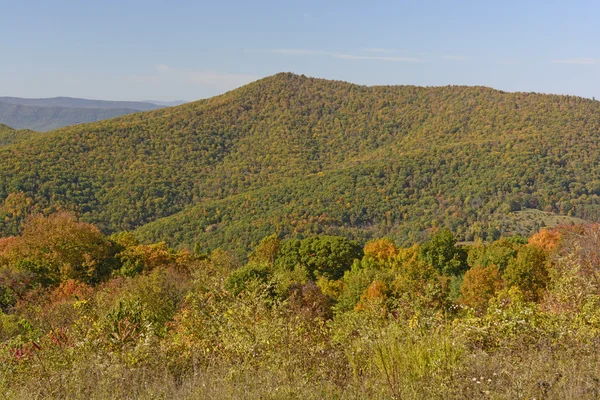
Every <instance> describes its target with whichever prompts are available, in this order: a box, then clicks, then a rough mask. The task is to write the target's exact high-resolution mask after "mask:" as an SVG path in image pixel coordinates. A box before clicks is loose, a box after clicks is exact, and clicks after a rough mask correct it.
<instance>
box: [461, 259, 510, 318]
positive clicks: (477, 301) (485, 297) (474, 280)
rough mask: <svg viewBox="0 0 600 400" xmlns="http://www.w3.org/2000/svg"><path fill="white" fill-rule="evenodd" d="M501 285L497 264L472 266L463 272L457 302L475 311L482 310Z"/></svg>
mask: <svg viewBox="0 0 600 400" xmlns="http://www.w3.org/2000/svg"><path fill="white" fill-rule="evenodd" d="M502 286H503V283H502V276H501V274H500V270H499V269H498V267H497V266H495V265H489V266H487V267H482V266H475V267H472V268H471V269H469V270H468V271H467V272H466V273H465V277H464V280H463V284H462V286H461V287H460V296H459V298H458V302H459V303H461V304H463V305H465V306H467V307H471V308H473V309H475V310H476V311H477V312H483V311H484V310H485V309H486V307H487V304H488V301H489V300H490V299H491V298H492V297H494V295H495V294H496V293H497V292H498V291H499V290H500V289H502Z"/></svg>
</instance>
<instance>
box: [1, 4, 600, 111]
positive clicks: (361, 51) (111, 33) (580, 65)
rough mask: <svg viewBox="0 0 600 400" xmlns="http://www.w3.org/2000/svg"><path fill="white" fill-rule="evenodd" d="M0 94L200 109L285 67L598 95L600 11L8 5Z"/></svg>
mask: <svg viewBox="0 0 600 400" xmlns="http://www.w3.org/2000/svg"><path fill="white" fill-rule="evenodd" d="M0 15H1V16H2V22H1V23H0V38H1V39H0V55H1V60H2V62H0V95H4V96H21V97H53V96H74V97H87V98H98V99H111V100H144V99H153V100H165V101H166V100H179V99H182V100H195V99H200V98H205V97H209V96H213V95H216V94H219V93H222V92H224V91H227V90H230V89H233V88H235V87H238V86H241V85H243V84H246V83H248V82H251V81H253V80H255V79H259V78H261V77H265V76H268V75H272V74H275V73H277V72H281V71H292V72H295V73H299V74H306V75H309V76H315V77H321V78H328V79H340V80H345V81H350V82H354V83H359V84H366V85H381V84H406V85H426V86H429V85H436V86H437V85H485V86H491V87H494V88H497V89H502V90H508V91H536V92H544V93H560V94H573V95H579V96H585V97H594V96H595V97H598V98H600V79H599V78H600V46H599V45H598V38H600V24H599V23H598V20H599V17H600V2H594V1H568V2H567V1H551V0H546V1H526V0H522V1H512V0H505V1H486V0H479V1H460V0H455V1H451V0H445V1H441V0H440V1H428V0H420V1H369V2H367V1H352V0H346V1H337V0H320V1H313V0H306V1H286V0H280V1H261V0H254V1H226V0H222V1H178V0H171V1H158V0H144V1H141V0H120V1H115V0H101V1H100V0H99V1H87V0H77V1H75V0H52V1H50V0H18V1H14V0H10V1H9V0H0Z"/></svg>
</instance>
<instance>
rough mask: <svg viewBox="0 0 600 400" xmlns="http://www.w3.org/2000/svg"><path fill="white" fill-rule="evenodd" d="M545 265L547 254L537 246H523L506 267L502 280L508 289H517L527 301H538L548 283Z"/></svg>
mask: <svg viewBox="0 0 600 400" xmlns="http://www.w3.org/2000/svg"><path fill="white" fill-rule="evenodd" d="M546 263H547V253H546V252H545V251H544V250H542V249H541V248H539V247H537V246H531V245H528V246H524V247H522V248H521V249H519V252H518V253H517V257H516V258H515V259H513V260H511V261H510V263H509V264H508V267H506V271H504V276H503V278H504V280H505V281H506V284H507V285H508V287H512V286H516V287H518V288H519V289H520V290H521V292H523V294H524V295H525V297H526V299H527V300H531V301H538V300H540V299H541V297H542V295H543V292H544V290H545V289H546V285H547V284H548V281H549V274H548V268H547V266H546Z"/></svg>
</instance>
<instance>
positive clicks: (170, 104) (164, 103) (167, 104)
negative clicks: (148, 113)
mask: <svg viewBox="0 0 600 400" xmlns="http://www.w3.org/2000/svg"><path fill="white" fill-rule="evenodd" d="M144 102H145V103H152V104H156V105H159V106H165V107H174V106H180V105H182V104H185V103H189V102H188V101H184V100H174V101H157V100H144Z"/></svg>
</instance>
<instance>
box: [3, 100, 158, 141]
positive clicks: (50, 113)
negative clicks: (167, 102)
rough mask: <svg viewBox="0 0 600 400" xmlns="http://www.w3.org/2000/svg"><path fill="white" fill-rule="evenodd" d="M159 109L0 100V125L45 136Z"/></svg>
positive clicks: (98, 102)
mask: <svg viewBox="0 0 600 400" xmlns="http://www.w3.org/2000/svg"><path fill="white" fill-rule="evenodd" d="M161 107H162V106H160V105H157V104H150V103H145V102H129V101H101V100H86V99H74V98H70V97H55V98H50V99H23V98H19V97H0V123H3V124H6V125H10V126H13V127H15V128H17V129H33V130H36V131H40V132H45V131H50V130H52V129H57V128H62V127H64V126H69V125H75V124H82V123H87V122H95V121H101V120H104V119H109V118H114V117H118V116H121V115H127V114H132V113H135V112H139V111H148V110H155V109H158V108H161Z"/></svg>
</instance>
